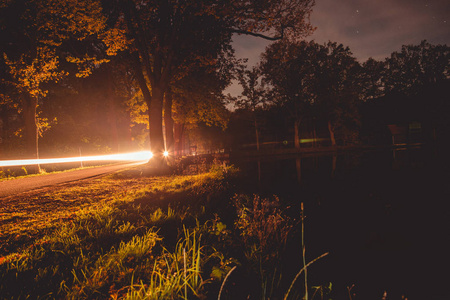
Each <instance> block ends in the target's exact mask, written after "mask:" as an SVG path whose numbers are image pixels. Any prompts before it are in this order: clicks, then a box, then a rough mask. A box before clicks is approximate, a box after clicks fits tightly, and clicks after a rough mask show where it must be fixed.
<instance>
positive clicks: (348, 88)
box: [315, 42, 361, 146]
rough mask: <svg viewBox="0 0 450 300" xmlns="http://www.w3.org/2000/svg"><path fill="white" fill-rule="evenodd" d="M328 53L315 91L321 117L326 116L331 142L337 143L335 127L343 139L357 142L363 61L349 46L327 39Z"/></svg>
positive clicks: (326, 48) (325, 47) (326, 49)
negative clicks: (358, 58)
mask: <svg viewBox="0 0 450 300" xmlns="http://www.w3.org/2000/svg"><path fill="white" fill-rule="evenodd" d="M324 49H325V51H326V56H324V57H323V58H324V61H322V62H321V64H320V65H321V68H320V71H319V73H318V74H315V77H316V78H317V80H318V81H317V83H316V84H317V86H316V88H315V94H316V95H317V101H316V105H317V111H318V112H319V117H322V118H324V119H325V120H327V127H328V131H329V134H330V140H331V145H332V146H336V137H335V133H336V130H339V131H340V134H341V140H343V141H351V142H354V141H355V140H356V136H355V135H356V134H357V130H356V129H357V127H358V126H359V114H358V110H357V105H356V104H357V103H358V100H359V99H360V97H361V84H360V79H359V77H360V76H359V74H360V72H361V70H360V65H359V63H358V62H357V61H356V59H355V58H354V57H353V56H352V53H351V52H350V49H349V48H348V47H344V46H343V45H342V44H337V43H333V42H328V43H327V44H326V45H325V46H324Z"/></svg>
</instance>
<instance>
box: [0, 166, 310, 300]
mask: <svg viewBox="0 0 450 300" xmlns="http://www.w3.org/2000/svg"><path fill="white" fill-rule="evenodd" d="M236 176H237V170H235V169H234V168H232V167H224V166H213V167H212V169H211V170H210V171H208V172H204V173H202V174H196V175H179V176H175V175H171V176H152V175H151V174H148V173H147V172H146V170H145V169H142V168H141V169H139V168H135V169H131V170H128V171H124V172H121V173H117V174H114V175H110V176H107V177H103V178H100V179H95V180H92V181H86V182H81V183H76V184H70V185H65V186H61V187H56V188H51V189H47V190H44V191H40V192H34V193H28V194H24V196H21V197H20V198H16V199H9V200H8V201H5V202H3V203H1V207H0V240H1V248H0V295H2V299H26V298H39V299H47V298H48V299H53V298H65V299H109V298H113V299H218V298H220V299H240V298H247V297H248V296H251V297H255V298H259V299H269V298H270V299H275V298H279V299H282V298H283V297H286V296H288V297H289V298H290V299H291V298H294V299H295V298H298V297H300V296H303V294H304V293H303V292H300V291H301V290H302V289H303V288H304V285H305V283H303V286H302V285H300V284H299V283H298V282H297V281H300V280H297V279H295V280H294V276H292V275H295V274H289V273H283V270H282V269H281V265H280V264H279V262H280V260H281V257H282V256H283V253H284V252H283V251H285V246H286V242H287V239H288V236H290V235H292V234H293V231H295V230H293V228H294V227H296V228H298V227H299V226H298V224H299V220H297V221H295V220H293V219H290V218H289V217H287V216H286V215H285V214H284V212H283V211H282V210H281V209H280V206H279V200H278V198H276V197H273V198H271V199H262V198H260V197H258V196H246V195H235V194H234V188H233V181H235V180H236ZM300 221H301V220H300ZM298 254H299V255H298V257H299V258H297V259H294V260H293V261H298V262H299V261H300V259H301V256H302V255H301V250H299V252H298ZM301 266H302V265H301V264H299V265H298V266H296V270H297V271H299V270H301ZM287 274H289V275H290V276H286V275H287ZM285 277H286V278H285ZM295 278H298V276H297V277H295ZM293 282H294V283H295V284H293V285H292V286H291V284H292V283H293Z"/></svg>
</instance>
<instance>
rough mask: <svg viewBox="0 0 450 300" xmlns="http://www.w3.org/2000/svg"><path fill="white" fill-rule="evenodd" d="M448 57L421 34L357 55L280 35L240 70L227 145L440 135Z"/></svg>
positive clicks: (444, 133)
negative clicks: (381, 56)
mask: <svg viewBox="0 0 450 300" xmlns="http://www.w3.org/2000/svg"><path fill="white" fill-rule="evenodd" d="M449 61H450V48H449V47H448V46H447V45H432V44H430V43H428V42H427V41H422V42H421V43H420V44H418V45H405V46H402V48H401V50H400V51H396V52H393V53H392V54H391V55H390V57H388V58H386V59H385V60H384V61H377V60H374V59H372V58H369V59H368V60H367V61H365V62H363V63H359V62H358V61H357V60H356V59H355V57H354V56H353V54H352V53H351V51H350V49H349V48H348V47H344V46H343V45H342V44H338V43H334V42H328V43H326V44H318V43H316V42H314V41H310V42H307V41H300V42H287V41H278V42H276V43H273V44H271V45H270V46H268V47H267V48H266V50H265V52H264V53H263V54H262V58H261V61H260V63H259V65H258V66H257V67H254V68H253V69H251V70H246V69H241V70H240V71H239V72H240V73H239V74H240V75H239V76H238V79H239V82H240V84H241V85H242V87H243V90H244V91H243V93H242V95H241V96H239V97H238V98H237V102H236V103H237V109H236V111H235V112H234V113H233V115H232V117H231V121H230V125H229V127H230V135H233V136H237V137H238V138H237V139H236V140H235V143H234V144H231V145H230V147H232V148H244V149H259V148H260V147H261V145H263V146H264V147H266V148H270V147H276V148H289V147H295V148H301V147H317V146H337V145H341V146H343V145H358V144H369V145H386V144H391V143H393V142H394V143H397V142H398V141H399V139H398V140H397V141H396V140H395V139H394V140H393V138H394V137H395V136H397V137H400V136H401V135H403V136H402V138H403V140H402V141H403V142H409V143H411V142H436V143H437V142H440V143H445V142H446V141H447V140H448V139H449V137H450V136H449V128H450V127H449V125H450V124H449V121H448V120H450V102H449V100H450V84H449V83H450V81H449V80H450V72H449V66H450V64H449ZM242 128H248V130H247V131H245V132H244V131H242ZM405 139H406V140H405Z"/></svg>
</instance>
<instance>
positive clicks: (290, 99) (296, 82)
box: [261, 41, 325, 148]
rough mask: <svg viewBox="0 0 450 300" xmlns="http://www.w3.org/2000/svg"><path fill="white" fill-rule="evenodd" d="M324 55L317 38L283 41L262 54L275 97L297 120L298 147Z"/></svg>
mask: <svg viewBox="0 0 450 300" xmlns="http://www.w3.org/2000/svg"><path fill="white" fill-rule="evenodd" d="M324 55H325V51H324V48H323V47H322V46H320V45H318V44H317V43H315V42H313V41H311V42H305V41H302V42H293V43H292V42H287V41H280V42H277V43H274V44H272V45H270V46H269V47H267V49H266V51H265V52H264V53H263V55H262V61H261V67H262V72H263V74H264V78H265V80H267V81H268V83H269V84H270V85H271V86H272V97H274V99H276V101H277V102H278V103H279V104H280V105H282V106H284V107H286V108H287V109H286V111H287V113H288V114H289V117H290V118H291V119H292V121H293V123H294V145H295V148H300V131H299V127H300V124H301V122H302V121H303V120H304V119H305V118H306V117H307V115H308V114H310V113H311V109H312V105H313V103H314V101H315V100H316V98H317V94H316V91H317V90H315V87H316V86H317V84H316V77H315V74H316V73H318V68H319V67H320V62H322V63H323V59H322V58H321V56H322V57H323V56H324Z"/></svg>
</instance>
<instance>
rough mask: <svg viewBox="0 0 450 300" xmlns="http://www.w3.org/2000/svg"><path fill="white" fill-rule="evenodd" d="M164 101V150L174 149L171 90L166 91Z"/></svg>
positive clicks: (171, 150) (170, 150)
mask: <svg viewBox="0 0 450 300" xmlns="http://www.w3.org/2000/svg"><path fill="white" fill-rule="evenodd" d="M165 96H166V97H165V101H164V126H165V133H166V150H167V151H169V152H171V153H172V152H173V151H174V144H175V140H174V137H173V129H174V128H173V126H174V125H173V124H174V123H173V119H172V92H166V94H165Z"/></svg>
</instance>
